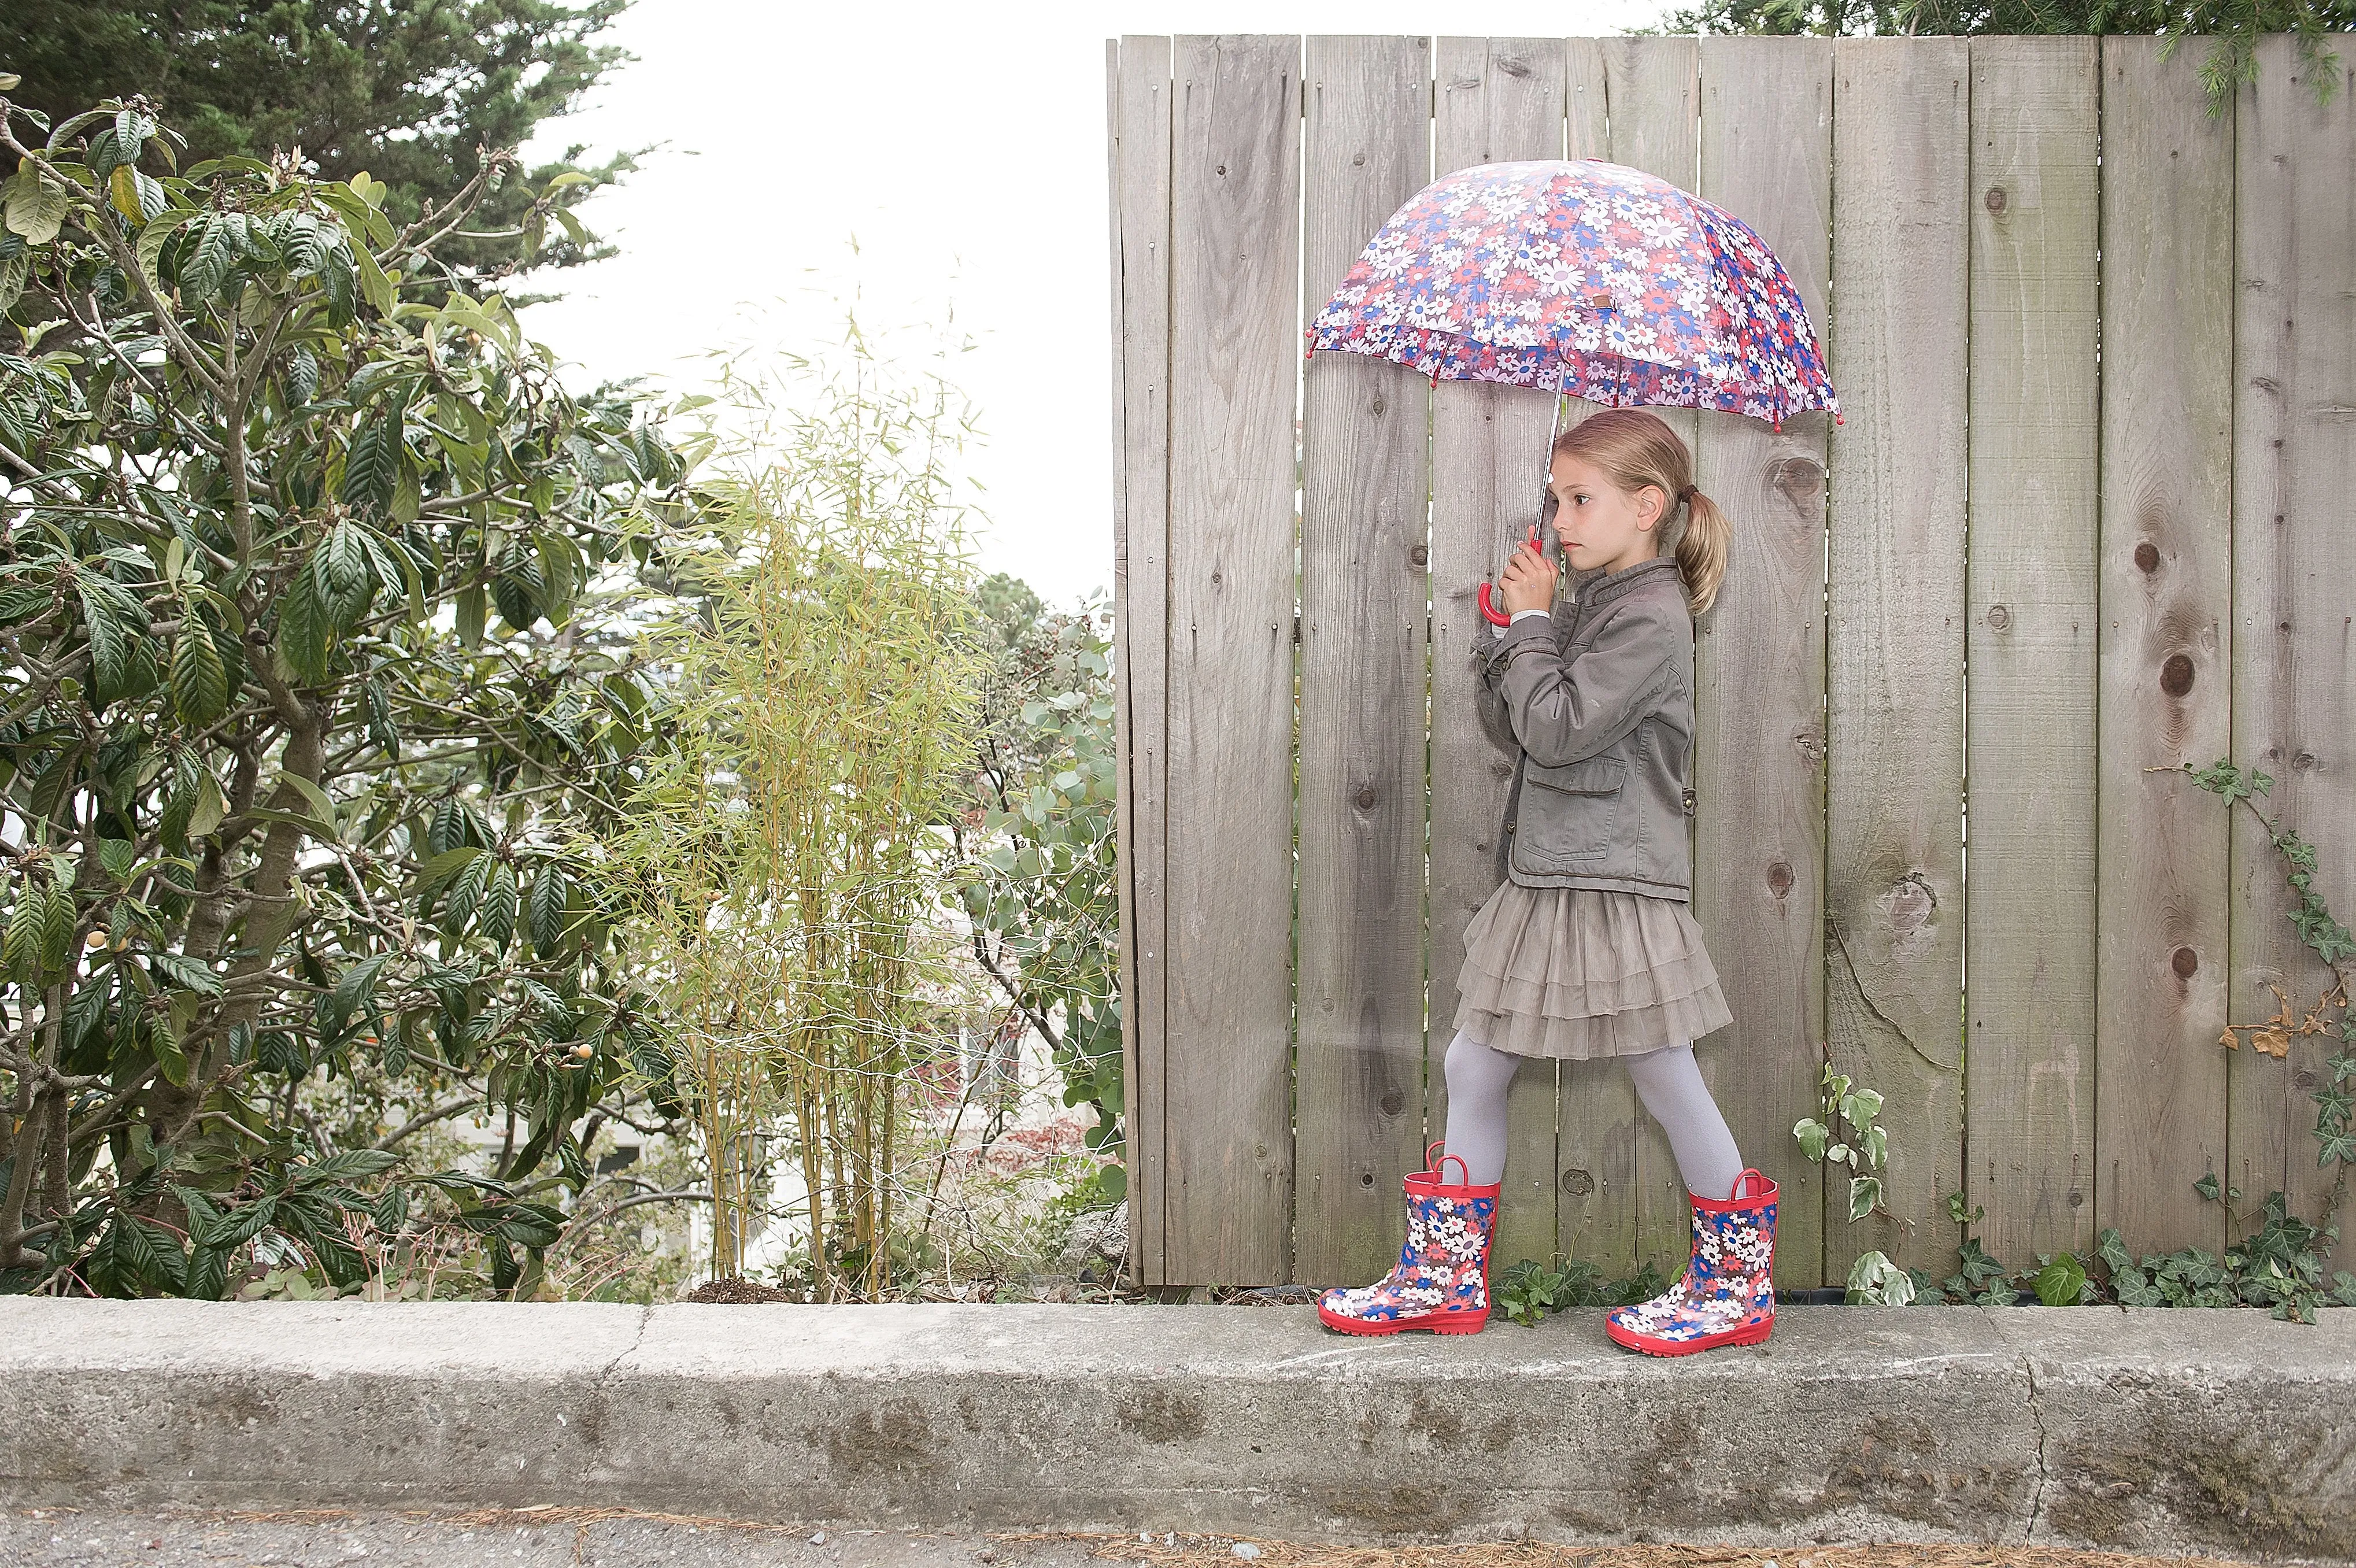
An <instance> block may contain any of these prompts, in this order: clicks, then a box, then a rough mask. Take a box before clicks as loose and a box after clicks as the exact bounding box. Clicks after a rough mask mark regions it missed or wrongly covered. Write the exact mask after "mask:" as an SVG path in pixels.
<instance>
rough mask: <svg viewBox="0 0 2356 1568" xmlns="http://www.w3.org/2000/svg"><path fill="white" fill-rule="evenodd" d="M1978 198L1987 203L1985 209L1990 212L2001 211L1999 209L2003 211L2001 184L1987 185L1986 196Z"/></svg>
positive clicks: (2002, 188) (2002, 189)
mask: <svg viewBox="0 0 2356 1568" xmlns="http://www.w3.org/2000/svg"><path fill="white" fill-rule="evenodd" d="M1981 201H1982V202H1984V203H1985V204H1986V205H1987V209H1988V210H1989V211H1990V212H2001V211H2003V210H2004V187H2002V186H2000V185H1992V186H1989V187H1988V188H1987V195H1986V196H1984V197H1982V198H1981Z"/></svg>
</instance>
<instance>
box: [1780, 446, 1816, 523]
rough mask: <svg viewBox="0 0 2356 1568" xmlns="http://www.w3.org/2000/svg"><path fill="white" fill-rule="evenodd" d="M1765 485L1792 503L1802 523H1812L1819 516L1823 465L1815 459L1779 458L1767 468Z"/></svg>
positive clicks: (1798, 457)
mask: <svg viewBox="0 0 2356 1568" xmlns="http://www.w3.org/2000/svg"><path fill="white" fill-rule="evenodd" d="M1767 482H1768V483H1769V484H1771V485H1772V486H1774V487H1775V489H1776V491H1777V492H1778V493H1779V494H1781V495H1782V496H1783V499H1785V500H1787V501H1790V502H1791V503H1792V510H1793V511H1794V513H1795V514H1797V515H1798V517H1799V518H1800V520H1801V521H1804V522H1810V523H1813V522H1815V521H1816V519H1817V518H1818V517H1819V516H1820V515H1821V514H1822V512H1823V510H1824V501H1825V466H1824V465H1823V464H1822V463H1819V462H1817V461H1816V460H1815V458H1814V457H1800V456H1789V457H1778V458H1777V459H1775V461H1774V462H1772V463H1771V464H1769V465H1768V467H1767Z"/></svg>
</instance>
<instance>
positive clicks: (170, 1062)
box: [147, 1018, 188, 1089]
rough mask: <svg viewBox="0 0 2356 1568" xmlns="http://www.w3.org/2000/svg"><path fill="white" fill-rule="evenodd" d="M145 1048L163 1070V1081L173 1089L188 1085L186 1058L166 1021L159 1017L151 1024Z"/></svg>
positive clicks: (177, 1037) (184, 1087)
mask: <svg viewBox="0 0 2356 1568" xmlns="http://www.w3.org/2000/svg"><path fill="white" fill-rule="evenodd" d="M147 1048H148V1050H149V1051H150V1052H151V1053H152V1054H153V1055H154V1057H155V1065H156V1066H157V1067H158V1068H159V1069H162V1070H163V1074H164V1081H165V1082H166V1083H168V1084H170V1085H171V1086H172V1087H173V1088H175V1089H186V1088H187V1087H188V1058H187V1053H186V1052H184V1051H182V1050H181V1049H180V1041H179V1036H177V1035H175V1034H173V1033H172V1031H171V1027H170V1026H169V1024H168V1022H167V1021H166V1020H164V1019H160V1018H159V1019H157V1020H155V1023H154V1024H153V1025H152V1026H151V1028H150V1038H149V1039H148V1042H147Z"/></svg>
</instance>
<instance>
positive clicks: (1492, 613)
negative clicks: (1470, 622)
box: [1481, 583, 1514, 626]
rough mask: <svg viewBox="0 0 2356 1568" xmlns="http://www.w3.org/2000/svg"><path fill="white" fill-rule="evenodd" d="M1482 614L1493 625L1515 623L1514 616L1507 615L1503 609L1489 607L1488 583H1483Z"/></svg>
mask: <svg viewBox="0 0 2356 1568" xmlns="http://www.w3.org/2000/svg"><path fill="white" fill-rule="evenodd" d="M1481 614H1482V615H1483V617H1484V618H1486V619H1487V620H1488V622H1489V624H1490V625H1491V626H1511V625H1513V624H1514V618H1513V617H1511V616H1509V615H1507V614H1506V613H1505V611H1503V610H1499V609H1492V608H1491V607H1489V585H1488V584H1486V583H1483V584H1482V585H1481Z"/></svg>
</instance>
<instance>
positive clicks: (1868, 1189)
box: [1848, 1176, 1881, 1224]
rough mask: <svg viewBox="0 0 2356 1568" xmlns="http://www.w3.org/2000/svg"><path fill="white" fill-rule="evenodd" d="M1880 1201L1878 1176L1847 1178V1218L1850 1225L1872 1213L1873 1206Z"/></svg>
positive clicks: (1879, 1180)
mask: <svg viewBox="0 0 2356 1568" xmlns="http://www.w3.org/2000/svg"><path fill="white" fill-rule="evenodd" d="M1880 1201H1881V1178H1880V1177H1879V1176H1852V1177H1851V1178H1849V1184H1848V1218H1849V1222H1850V1223H1851V1224H1855V1223H1856V1222H1857V1221H1858V1220H1860V1219H1864V1218H1865V1217H1866V1216H1867V1215H1869V1214H1870V1213H1872V1212H1873V1206H1874V1205H1875V1204H1877V1203H1879V1202H1880Z"/></svg>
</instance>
